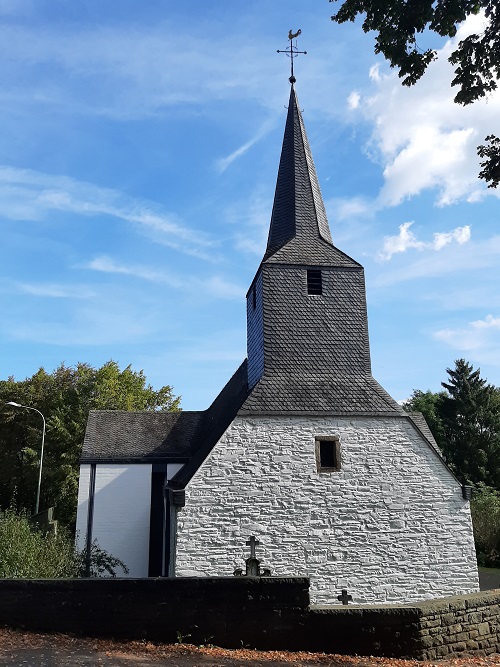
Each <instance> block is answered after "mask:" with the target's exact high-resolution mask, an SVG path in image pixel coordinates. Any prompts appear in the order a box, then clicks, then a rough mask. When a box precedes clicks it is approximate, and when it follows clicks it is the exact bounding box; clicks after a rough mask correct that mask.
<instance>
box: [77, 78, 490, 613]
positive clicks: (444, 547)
mask: <svg viewBox="0 0 500 667" xmlns="http://www.w3.org/2000/svg"><path fill="white" fill-rule="evenodd" d="M290 80H291V82H292V88H291V94H290V102H289V106H288V115H287V120H286V127H285V136H284V141H283V148H282V153H281V160H280V165H279V171H278V179H277V185H276V194H275V199H274V206H273V210H272V215H271V224H270V231H269V238H268V243H267V249H266V252H265V255H264V257H263V259H262V262H261V264H260V266H259V267H258V269H257V273H256V275H255V278H254V280H253V282H252V284H251V285H250V289H249V291H248V294H247V322H248V325H247V331H248V333H247V350H248V358H247V359H246V360H245V361H244V362H243V363H242V364H241V366H240V367H239V368H238V370H237V371H236V373H235V374H234V376H233V377H232V378H231V379H230V380H229V382H228V383H227V385H226V386H225V387H224V388H223V389H222V391H221V393H220V394H219V396H218V397H217V398H216V399H215V401H214V403H213V404H212V405H211V406H210V407H209V408H208V410H206V411H204V412H178V413H168V412H157V413H151V412H135V413H134V412H121V411H95V412H92V413H91V414H90V417H89V422H88V426H87V432H86V436H85V444H84V448H83V454H82V459H81V474H80V491H79V506H78V520H77V530H78V531H79V535H80V540H81V542H82V544H83V545H89V544H90V543H91V542H92V541H93V540H97V541H98V543H99V545H100V546H101V547H102V548H104V549H106V550H107V551H109V552H111V553H112V554H113V555H115V556H117V557H119V558H121V559H122V560H123V561H124V562H125V563H126V565H127V566H128V567H129V569H130V573H129V576H131V577H157V576H176V577H183V576H219V575H220V576H231V575H232V574H233V572H234V571H235V569H237V568H242V567H243V566H244V561H245V558H246V557H247V556H248V547H247V546H246V542H247V540H248V539H249V537H250V536H255V537H256V539H257V540H258V542H259V545H258V547H257V556H258V558H260V560H261V561H262V565H263V566H265V567H268V568H270V570H271V573H272V575H276V576H287V577H288V576H290V577H293V576H307V577H310V580H311V598H312V602H314V603H318V604H325V603H328V604H329V603H335V604H339V602H338V599H337V596H338V595H339V593H340V592H341V590H342V589H347V591H348V592H349V594H350V595H352V598H353V602H354V603H356V604H370V603H371V604H373V603H396V602H414V601H418V600H423V599H426V598H433V597H443V596H448V595H456V594H461V593H469V592H473V591H477V590H478V575H477V567H476V558H475V551H474V542H473V537H472V525H471V517H470V509H469V501H468V500H467V492H466V491H467V490H466V489H465V488H463V487H462V486H461V485H460V483H459V482H458V481H457V479H456V478H455V477H454V475H453V474H452V473H451V472H450V470H449V469H448V467H447V466H446V464H445V462H444V460H443V458H442V457H441V454H440V452H439V450H438V448H437V445H436V443H435V441H434V439H433V437H432V434H431V432H430V430H429V428H428V426H427V424H426V422H425V420H424V419H423V417H422V415H419V414H412V415H409V414H407V413H406V412H404V410H403V409H402V408H401V407H400V406H399V405H398V404H397V403H396V402H395V401H394V400H393V399H392V398H391V397H390V396H389V395H388V394H387V392H386V391H385V390H384V389H383V388H382V387H381V386H380V385H379V384H378V383H377V382H376V380H375V379H374V378H373V377H372V375H371V367H370V349H369V341H368V323H367V315H366V298H365V285H364V273H363V267H362V266H361V265H360V264H358V262H356V261H355V260H353V259H351V258H350V257H348V256H347V255H345V254H344V253H343V252H342V251H341V250H338V249H337V248H336V247H335V246H334V245H333V244H332V239H331V236H330V229H329V226H328V221H327V218H326V214H325V209H324V205H323V201H322V197H321V192H320V188H319V185H318V180H317V176H316V172H315V168H314V164H313V160H312V156H311V151H310V148H309V144H308V140H307V137H306V133H305V129H304V124H303V120H302V117H301V113H300V111H299V106H298V102H297V97H296V93H295V88H294V82H295V80H294V78H293V77H292V78H291V79H290Z"/></svg>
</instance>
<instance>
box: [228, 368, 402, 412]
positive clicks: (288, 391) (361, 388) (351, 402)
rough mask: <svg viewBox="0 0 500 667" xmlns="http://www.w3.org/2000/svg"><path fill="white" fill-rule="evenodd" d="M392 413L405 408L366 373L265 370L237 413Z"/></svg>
mask: <svg viewBox="0 0 500 667" xmlns="http://www.w3.org/2000/svg"><path fill="white" fill-rule="evenodd" d="M255 413H260V414H302V415H304V414H309V415H325V414H328V415H333V416H344V415H347V416H356V415H359V416H368V415H373V416H381V417H385V416H396V415H404V414H405V412H404V410H403V409H402V408H401V406H399V405H398V404H397V403H396V401H394V399H393V398H391V397H390V396H389V394H388V393H387V392H386V391H385V390H384V389H383V388H382V387H381V386H380V385H379V384H378V382H377V381H376V380H375V379H374V378H373V377H371V376H370V375H368V376H366V377H360V376H353V375H317V374H314V373H311V374H301V375H300V376H296V375H293V374H291V373H289V374H284V373H279V374H278V373H273V374H265V375H264V376H263V377H262V379H261V380H260V381H259V382H258V383H257V384H256V385H255V387H254V388H253V390H252V391H251V393H250V395H249V396H248V398H247V399H246V401H245V402H244V403H243V405H242V407H241V409H240V411H239V414H240V415H250V414H255Z"/></svg>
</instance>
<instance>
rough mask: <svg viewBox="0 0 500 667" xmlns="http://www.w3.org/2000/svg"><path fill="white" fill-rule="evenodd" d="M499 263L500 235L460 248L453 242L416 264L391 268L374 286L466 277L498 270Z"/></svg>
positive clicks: (422, 258)
mask: <svg viewBox="0 0 500 667" xmlns="http://www.w3.org/2000/svg"><path fill="white" fill-rule="evenodd" d="M384 259H385V258H384ZM499 262H500V236H492V237H491V238H489V239H486V240H484V241H476V242H473V241H469V242H468V243H466V244H461V245H460V244H458V243H453V244H451V245H449V246H447V248H446V250H445V251H444V252H425V253H420V254H419V255H418V258H417V259H414V260H413V261H405V262H404V263H400V265H399V266H396V267H393V266H392V265H391V266H390V269H388V270H387V271H385V272H384V273H380V274H379V275H378V276H377V278H376V279H375V280H374V281H373V286H374V287H386V286H388V285H395V284H397V283H401V282H404V281H407V280H416V279H420V278H436V277H438V276H444V275H447V274H451V273H456V272H457V271H459V272H460V273H461V275H464V274H465V273H466V272H473V271H477V270H480V269H495V270H496V269H497V267H498V264H499ZM483 298H484V294H483ZM468 303H470V299H469V301H468ZM471 305H477V304H475V303H472V304H471Z"/></svg>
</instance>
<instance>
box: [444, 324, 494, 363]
mask: <svg viewBox="0 0 500 667" xmlns="http://www.w3.org/2000/svg"><path fill="white" fill-rule="evenodd" d="M499 332H500V317H494V316H493V315H491V314H490V315H487V316H486V317H485V319H484V320H476V321H473V322H469V323H468V324H467V325H466V326H464V327H458V328H456V329H451V328H449V329H440V330H439V331H436V332H435V333H434V338H435V339H436V340H439V341H441V342H443V343H446V344H447V345H449V346H450V347H452V348H454V349H456V350H460V351H463V352H471V353H474V354H475V358H476V359H478V360H480V359H481V358H484V359H486V358H487V359H488V361H490V362H492V361H493V363H495V361H496V363H499V364H500V336H499V335H498V334H499Z"/></svg>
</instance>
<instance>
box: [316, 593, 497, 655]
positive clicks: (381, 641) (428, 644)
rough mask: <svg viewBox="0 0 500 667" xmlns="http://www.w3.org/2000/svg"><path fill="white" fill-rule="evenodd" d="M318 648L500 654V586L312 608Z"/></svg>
mask: <svg viewBox="0 0 500 667" xmlns="http://www.w3.org/2000/svg"><path fill="white" fill-rule="evenodd" d="M310 614H311V619H310V629H311V643H312V645H314V646H315V649H316V650H322V651H326V652H332V653H346V654H352V653H358V654H360V655H383V656H388V657H409V658H417V659H420V660H426V659H428V660H434V659H436V658H443V657H445V656H447V655H449V654H452V653H462V652H468V653H475V654H476V655H488V654H490V653H500V590H496V591H488V592H485V593H472V594H470V595H461V596H457V597H450V598H443V599H440V600H430V601H427V602H420V603H417V604H412V605H391V606H389V605H387V606H365V607H361V606H348V607H326V606H325V607H312V608H311V611H310Z"/></svg>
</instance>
